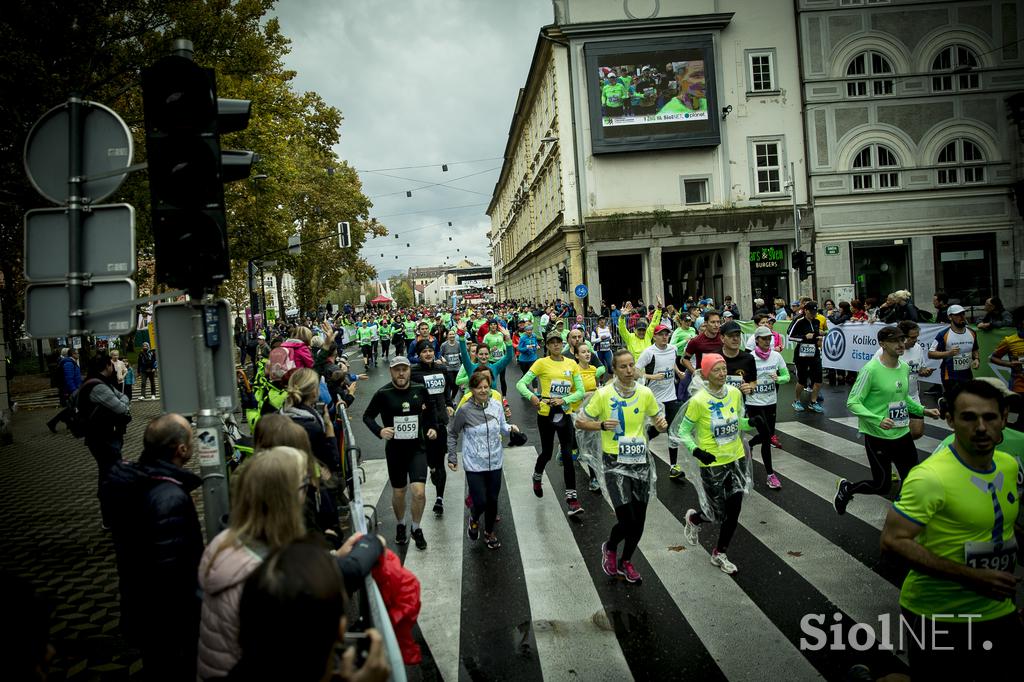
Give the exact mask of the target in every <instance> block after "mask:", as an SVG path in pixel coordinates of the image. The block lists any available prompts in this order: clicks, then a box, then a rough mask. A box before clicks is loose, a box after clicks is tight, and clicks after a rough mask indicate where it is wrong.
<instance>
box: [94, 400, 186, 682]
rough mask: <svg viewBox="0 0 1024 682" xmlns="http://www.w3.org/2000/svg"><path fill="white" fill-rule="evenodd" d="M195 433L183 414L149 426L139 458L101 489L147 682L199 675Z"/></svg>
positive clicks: (127, 624)
mask: <svg viewBox="0 0 1024 682" xmlns="http://www.w3.org/2000/svg"><path fill="white" fill-rule="evenodd" d="M191 457H192V429H191V427H190V426H189V423H188V422H187V421H185V418H184V417H182V416H181V415H178V414H165V415H163V416H161V417H157V418H156V419H154V420H153V421H151V422H150V423H149V426H147V427H146V433H145V435H144V436H143V451H142V455H141V456H140V457H139V461H138V462H137V463H136V462H129V461H125V460H122V461H120V462H118V463H117V464H115V465H114V466H113V467H112V468H111V470H110V473H109V474H108V475H107V477H106V479H105V480H104V481H103V485H102V487H101V488H100V499H101V500H102V501H103V502H104V504H105V506H106V507H107V509H108V512H109V514H110V523H111V529H112V530H113V538H114V549H115V550H116V553H117V573H118V576H119V578H120V592H121V630H122V632H123V633H124V635H125V637H126V638H127V639H128V640H129V641H130V642H131V643H132V644H133V645H134V646H136V647H138V648H139V650H140V651H141V652H142V661H143V665H144V666H145V675H146V677H147V679H152V680H164V679H166V680H189V679H195V676H196V648H197V643H198V641H199V612H200V599H199V595H198V589H199V584H198V574H199V559H200V558H201V557H202V555H203V535H202V531H201V530H200V527H199V516H198V514H197V513H196V508H195V505H194V504H193V502H192V497H191V494H190V493H191V492H192V491H193V490H195V489H196V488H198V487H199V486H200V484H201V483H202V481H201V480H200V479H199V477H198V476H196V475H195V474H193V473H192V472H190V471H187V470H185V469H183V468H182V467H183V466H184V465H185V463H186V462H188V460H189V459H190V458H191Z"/></svg>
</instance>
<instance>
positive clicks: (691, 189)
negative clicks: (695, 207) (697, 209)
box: [683, 179, 708, 206]
mask: <svg viewBox="0 0 1024 682" xmlns="http://www.w3.org/2000/svg"><path fill="white" fill-rule="evenodd" d="M683 201H684V202H685V203H686V205H687V206H690V205H692V204H706V203H708V181H707V180H706V179H696V180H683Z"/></svg>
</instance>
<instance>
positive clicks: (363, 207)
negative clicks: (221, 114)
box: [0, 0, 386, 339]
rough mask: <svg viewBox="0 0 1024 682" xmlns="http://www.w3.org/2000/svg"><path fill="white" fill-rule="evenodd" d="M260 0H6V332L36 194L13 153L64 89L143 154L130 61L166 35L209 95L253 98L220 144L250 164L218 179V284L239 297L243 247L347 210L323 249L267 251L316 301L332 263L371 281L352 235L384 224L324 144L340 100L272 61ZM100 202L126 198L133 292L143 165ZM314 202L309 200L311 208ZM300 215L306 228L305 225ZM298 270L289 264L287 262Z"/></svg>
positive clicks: (18, 315)
mask: <svg viewBox="0 0 1024 682" xmlns="http://www.w3.org/2000/svg"><path fill="white" fill-rule="evenodd" d="M273 6H274V2H273V0H90V2H66V1H65V0H34V1H33V2H31V3H28V2H21V3H8V4H7V5H5V7H4V11H3V13H2V14H0V39H2V40H3V44H4V47H5V55H4V56H5V68H4V69H2V70H0V243H3V244H4V245H5V247H4V248H3V249H0V271H2V274H3V280H4V282H5V283H6V286H5V288H4V289H3V291H2V296H3V311H4V316H5V319H4V322H5V325H4V326H5V333H6V334H7V335H8V339H13V338H15V337H16V336H17V335H18V334H19V330H20V327H21V323H22V321H23V319H24V313H23V300H24V278H23V254H22V252H21V250H22V244H23V238H22V234H21V230H22V218H23V216H24V212H25V211H27V210H28V209H31V208H37V207H39V206H41V205H43V204H44V203H45V202H44V200H43V199H42V198H41V197H39V196H38V195H37V194H36V193H35V191H34V190H33V189H32V188H31V186H30V185H29V183H28V179H27V178H26V176H25V173H24V171H23V168H22V162H21V155H22V150H23V148H24V143H25V137H26V135H27V134H28V131H29V129H30V128H31V126H32V124H33V123H34V122H35V121H36V120H37V119H38V117H39V116H40V115H42V114H43V113H44V112H45V111H46V110H47V109H49V108H51V107H53V106H56V105H58V104H61V103H62V102H64V101H66V100H67V98H68V96H69V95H70V94H72V93H77V94H79V95H81V96H82V97H84V98H85V99H89V100H94V101H98V102H102V103H104V104H106V105H107V106H110V107H111V108H113V109H114V110H115V111H117V112H118V113H119V114H120V115H121V116H122V117H123V118H124V119H125V121H126V122H127V123H128V125H129V128H130V130H131V131H132V134H133V136H134V138H135V149H136V158H135V161H136V162H139V161H143V160H145V140H144V134H145V128H144V121H143V115H142V92H141V88H140V86H139V84H140V76H141V70H142V69H143V68H144V67H146V66H147V65H149V64H152V63H153V62H155V61H156V60H157V59H159V58H160V57H162V56H164V55H166V54H168V52H169V49H170V44H171V41H172V40H173V39H174V38H179V37H184V38H189V39H190V40H192V42H193V45H194V48H195V60H196V62H197V63H199V64H200V65H202V66H211V67H214V68H215V70H216V75H217V90H218V95H219V96H221V97H234V98H240V99H249V100H251V101H252V110H253V113H252V118H251V121H250V124H249V126H248V128H246V129H245V130H243V131H239V132H237V133H233V134H230V135H224V136H223V137H222V139H221V143H222V146H223V147H225V148H232V147H233V148H237V149H250V150H252V151H254V152H256V153H257V154H259V157H260V161H259V162H258V164H257V165H256V167H255V168H254V169H253V173H254V174H264V175H266V176H267V177H266V178H265V179H263V180H262V181H256V180H255V178H253V179H250V180H249V181H243V182H237V183H232V184H230V185H227V186H226V187H225V205H226V208H227V217H228V233H229V245H230V249H231V256H232V261H233V270H232V278H231V280H230V281H229V282H227V283H226V284H225V285H224V288H223V290H222V293H223V294H226V295H228V296H229V297H230V298H231V299H232V300H233V301H234V302H235V303H236V309H237V308H238V307H239V306H240V305H244V301H245V299H246V293H245V292H246V290H247V281H246V279H247V268H246V264H247V261H248V260H249V259H250V258H256V257H259V256H260V255H262V254H265V253H268V252H270V251H274V250H276V249H283V248H284V247H286V245H287V235H288V234H291V233H292V232H294V231H295V229H296V226H300V227H301V228H302V230H303V231H304V232H305V231H306V230H309V231H310V233H318V234H320V233H322V234H326V230H327V229H328V228H327V226H329V225H334V224H336V223H337V222H338V221H340V220H348V221H349V223H350V224H351V227H352V242H353V248H352V249H350V250H347V251H346V253H344V254H339V253H338V249H337V245H336V244H335V245H334V251H333V255H332V253H331V251H330V250H329V249H328V248H327V241H325V242H324V244H323V245H322V246H323V248H316V249H309V250H307V252H306V253H304V254H303V255H302V256H300V257H299V258H291V257H283V258H278V262H279V264H280V267H294V268H296V269H295V270H294V271H293V272H294V274H296V276H297V278H299V280H300V281H302V279H303V275H304V274H309V275H312V276H314V277H317V278H319V279H320V280H323V281H322V282H321V281H317V282H311V283H309V284H308V288H309V290H308V291H307V292H305V293H304V296H305V300H307V301H316V300H317V298H318V297H321V296H323V295H324V293H325V292H326V291H327V290H329V288H330V287H331V286H332V282H336V281H338V278H339V277H340V276H342V275H350V276H352V277H357V278H362V279H363V280H366V279H371V278H373V277H375V276H376V273H375V271H374V270H373V268H372V267H370V266H369V265H368V264H367V263H366V262H365V261H362V260H361V259H359V258H358V255H357V254H358V251H359V247H360V246H361V245H362V244H363V243H364V241H365V240H366V239H367V238H368V237H370V236H375V235H377V234H386V230H385V228H384V227H383V226H382V225H380V224H378V223H377V222H376V221H374V220H372V219H370V218H369V215H368V212H369V210H370V208H371V206H372V205H371V204H370V202H369V200H367V199H366V197H365V196H364V195H363V194H362V188H361V185H360V183H359V179H358V177H357V176H356V173H355V171H354V170H353V169H351V168H350V167H348V165H347V164H345V162H344V161H343V160H341V159H339V158H338V157H337V155H336V154H335V153H334V151H333V147H334V145H335V144H336V143H337V142H338V139H339V130H340V126H341V123H342V120H343V119H342V115H341V111H339V110H338V109H336V108H334V107H331V106H329V105H328V104H327V103H326V102H324V101H323V99H322V98H321V97H320V96H319V95H318V94H317V93H315V92H299V91H297V90H296V89H295V88H294V86H293V83H292V81H293V79H294V77H295V73H294V72H293V71H289V70H287V69H285V68H284V66H283V62H282V59H283V57H284V56H285V55H286V54H287V53H288V49H289V41H288V39H287V38H286V37H285V36H284V35H283V34H282V33H281V30H280V25H279V23H278V21H277V20H276V19H275V18H273V17H268V16H267V15H268V13H269V12H270V11H271V10H272V8H273ZM108 201H111V202H114V201H123V202H127V203H130V204H132V205H134V206H135V207H136V233H137V247H138V251H139V262H140V269H139V273H138V274H137V276H136V281H138V282H139V285H140V287H139V288H140V293H141V294H142V295H145V294H147V293H151V291H152V290H153V288H156V289H158V290H159V289H160V285H159V284H158V283H155V282H153V281H152V262H151V258H152V255H153V250H152V244H153V239H152V231H151V227H150V218H149V188H148V179H147V176H146V174H145V173H135V174H133V175H131V176H130V177H129V178H128V179H127V180H126V181H125V183H124V184H123V185H122V187H121V189H120V190H119V191H118V192H117V193H116V194H115V195H114V196H112V197H110V199H109V200H108ZM314 208H315V209H316V211H314ZM311 226H312V227H311ZM300 273H302V274H300Z"/></svg>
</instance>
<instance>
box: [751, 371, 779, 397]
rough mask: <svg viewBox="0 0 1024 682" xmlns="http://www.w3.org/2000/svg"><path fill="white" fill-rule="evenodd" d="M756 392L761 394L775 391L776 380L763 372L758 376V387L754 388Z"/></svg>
mask: <svg viewBox="0 0 1024 682" xmlns="http://www.w3.org/2000/svg"><path fill="white" fill-rule="evenodd" d="M754 393H757V394H759V395H768V394H772V393H775V382H774V381H772V378H771V377H770V376H768V375H767V374H762V375H761V376H759V377H758V378H757V388H755V389H754Z"/></svg>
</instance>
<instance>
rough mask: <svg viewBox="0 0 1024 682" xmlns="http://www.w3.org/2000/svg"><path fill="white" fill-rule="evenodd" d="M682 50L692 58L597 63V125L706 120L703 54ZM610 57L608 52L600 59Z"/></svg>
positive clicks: (603, 60) (705, 82) (658, 123)
mask: <svg viewBox="0 0 1024 682" xmlns="http://www.w3.org/2000/svg"><path fill="white" fill-rule="evenodd" d="M686 52H687V53H690V54H689V55H687V56H692V57H694V58H693V59H687V60H683V61H669V62H662V63H650V62H648V63H643V64H636V63H630V64H606V63H601V64H600V66H598V68H597V87H598V88H599V89H600V91H601V125H603V126H604V127H605V128H609V127H615V126H636V125H650V124H655V125H661V124H665V123H673V122H686V121H703V120H707V118H708V98H707V81H706V78H705V74H704V59H703V56H704V55H703V53H702V51H701V50H686ZM675 56H677V57H678V56H679V55H675ZM613 57H614V55H609V56H608V57H605V58H603V59H602V60H601V62H605V61H610V60H611V59H612V58H613Z"/></svg>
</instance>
